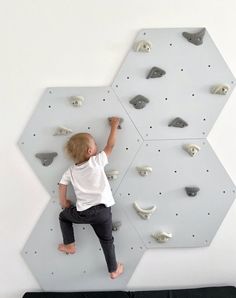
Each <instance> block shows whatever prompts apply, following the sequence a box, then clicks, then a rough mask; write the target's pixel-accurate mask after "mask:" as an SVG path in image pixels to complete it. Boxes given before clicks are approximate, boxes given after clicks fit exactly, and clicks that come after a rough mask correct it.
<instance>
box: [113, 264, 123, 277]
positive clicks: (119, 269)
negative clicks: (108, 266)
mask: <svg viewBox="0 0 236 298" xmlns="http://www.w3.org/2000/svg"><path fill="white" fill-rule="evenodd" d="M123 272H124V265H123V264H121V263H117V269H116V271H114V272H111V273H110V277H111V278H112V279H115V278H117V277H118V276H120V275H121V274H122V273H123Z"/></svg>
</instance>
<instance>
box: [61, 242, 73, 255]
mask: <svg viewBox="0 0 236 298" xmlns="http://www.w3.org/2000/svg"><path fill="white" fill-rule="evenodd" d="M58 250H60V251H62V252H65V253H66V254H74V253H75V244H74V243H70V244H59V245H58Z"/></svg>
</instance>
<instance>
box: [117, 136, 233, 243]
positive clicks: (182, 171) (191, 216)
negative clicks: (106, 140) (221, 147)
mask: <svg viewBox="0 0 236 298" xmlns="http://www.w3.org/2000/svg"><path fill="white" fill-rule="evenodd" d="M189 143H190V144H191V143H194V144H196V145H198V146H199V147H201V150H200V151H199V153H198V154H197V155H196V156H194V157H191V156H190V155H189V154H188V153H187V152H186V151H185V150H184V149H183V146H184V145H185V144H189ZM143 165H148V166H150V167H152V173H151V174H149V175H148V176H145V177H142V176H140V175H139V174H138V171H137V170H136V167H137V166H143ZM188 186H198V187H199V188H200V191H199V192H198V194H197V196H195V197H189V196H188V195H187V194H186V192H185V187H188ZM235 191H236V188H235V186H234V184H233V182H232V180H231V179H230V177H229V176H228V174H227V172H226V171H225V169H224V167H223V166H222V164H221V163H220V161H219V160H218V158H217V156H216V155H215V153H214V151H213V150H212V148H211V146H210V144H209V143H208V141H207V140H205V139H195V140H191V139H189V140H186V139H185V140H165V141H163V140H162V141H161V140H159V141H145V142H144V143H143V145H142V147H141V149H140V151H139V152H138V154H137V155H136V157H135V159H134V160H133V162H132V164H131V166H130V168H129V170H128V171H127V173H126V175H125V177H124V179H123V181H122V183H121V185H120V187H119V189H118V191H117V195H116V201H118V202H119V203H120V204H122V206H123V208H124V210H125V211H126V212H127V215H128V216H129V218H130V220H131V221H132V223H133V225H134V226H135V228H136V229H137V232H138V233H139V234H140V236H141V237H142V239H143V240H144V242H145V244H146V246H147V247H149V248H153V247H198V246H208V245H209V244H210V242H211V240H212V238H213V237H214V235H215V233H216V231H217V229H218V228H219V226H220V224H221V222H222V220H223V218H224V217H225V215H226V213H227V212H228V210H229V208H230V206H231V204H232V203H233V200H234V197H235ZM135 201H137V202H138V203H139V205H140V207H142V208H148V207H150V206H153V205H156V206H157V210H156V211H155V212H154V213H153V215H152V216H151V218H150V219H149V220H143V219H142V218H141V217H140V216H139V215H138V214H137V212H136V210H135V209H134V207H133V203H134V202H135ZM158 231H165V232H170V233H172V235H173V238H172V239H170V240H169V241H168V242H166V243H161V244H160V243H158V242H157V241H156V240H155V239H154V238H153V237H151V234H153V233H155V232H158Z"/></svg>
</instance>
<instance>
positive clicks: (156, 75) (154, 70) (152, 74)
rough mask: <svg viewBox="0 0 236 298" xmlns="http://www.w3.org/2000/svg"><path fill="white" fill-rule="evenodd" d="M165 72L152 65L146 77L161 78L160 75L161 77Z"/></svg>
mask: <svg viewBox="0 0 236 298" xmlns="http://www.w3.org/2000/svg"><path fill="white" fill-rule="evenodd" d="M165 74H166V72H165V71H164V70H163V69H161V68H159V67H156V66H154V67H153V68H152V69H151V70H150V72H149V74H148V76H147V79H149V78H152V79H154V78H161V77H163V76H164V75H165Z"/></svg>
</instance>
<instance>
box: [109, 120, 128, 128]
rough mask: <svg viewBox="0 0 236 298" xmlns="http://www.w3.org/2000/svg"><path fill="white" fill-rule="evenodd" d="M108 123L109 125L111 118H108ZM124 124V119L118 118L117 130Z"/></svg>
mask: <svg viewBox="0 0 236 298" xmlns="http://www.w3.org/2000/svg"><path fill="white" fill-rule="evenodd" d="M108 121H109V123H111V117H109V118H108ZM123 122H124V119H123V118H120V123H119V125H118V127H117V128H118V129H122V126H121V123H123Z"/></svg>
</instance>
